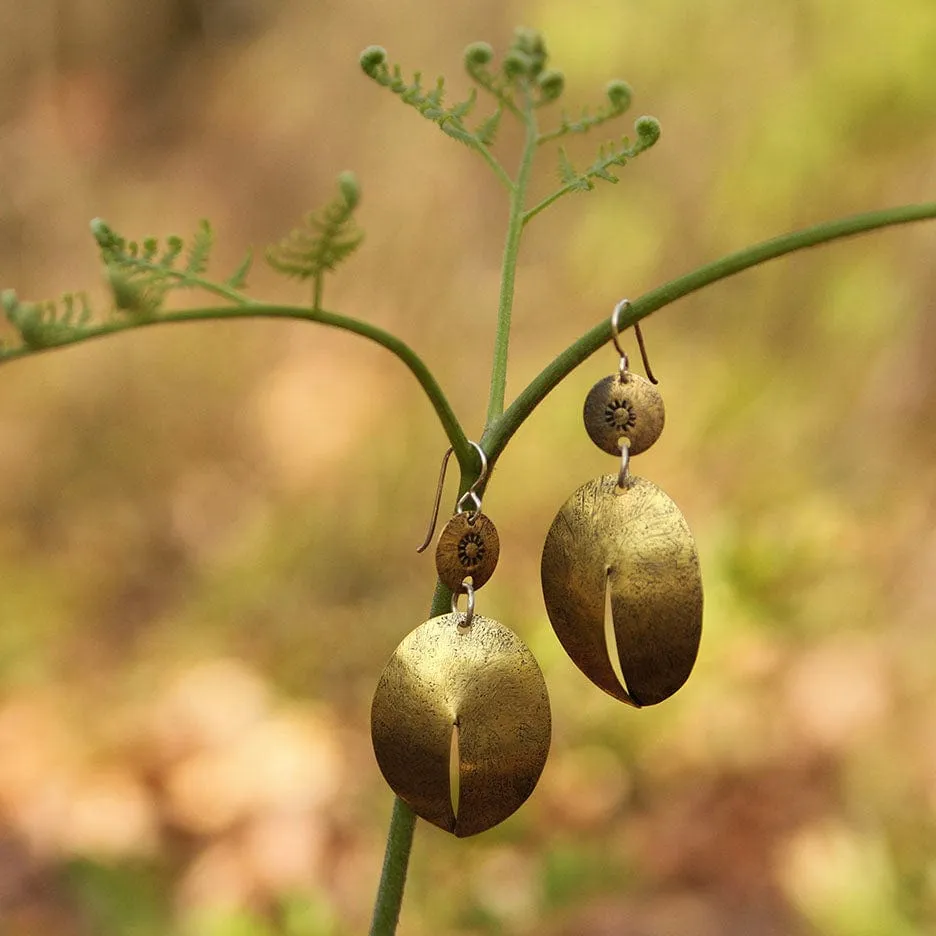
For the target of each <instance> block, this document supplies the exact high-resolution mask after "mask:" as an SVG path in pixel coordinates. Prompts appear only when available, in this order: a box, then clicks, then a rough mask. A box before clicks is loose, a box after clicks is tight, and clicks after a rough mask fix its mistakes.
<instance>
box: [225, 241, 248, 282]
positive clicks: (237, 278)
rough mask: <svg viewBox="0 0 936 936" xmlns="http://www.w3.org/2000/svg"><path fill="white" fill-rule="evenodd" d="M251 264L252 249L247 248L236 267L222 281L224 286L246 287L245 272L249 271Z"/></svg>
mask: <svg viewBox="0 0 936 936" xmlns="http://www.w3.org/2000/svg"><path fill="white" fill-rule="evenodd" d="M252 265H253V251H252V250H248V251H247V255H246V256H245V257H244V259H243V260H241V262H240V265H239V266H238V268H237V269H236V270H235V271H234V272H233V273H232V274H231V275H230V276H229V277H228V278H227V279H226V280H225V281H224V285H225V286H230V287H231V289H246V288H247V274H248V273H250V268H251V266H252Z"/></svg>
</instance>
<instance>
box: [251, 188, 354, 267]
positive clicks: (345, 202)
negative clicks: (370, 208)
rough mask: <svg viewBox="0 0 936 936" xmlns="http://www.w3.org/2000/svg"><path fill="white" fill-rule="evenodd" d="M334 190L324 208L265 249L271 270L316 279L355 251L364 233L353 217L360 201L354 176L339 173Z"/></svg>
mask: <svg viewBox="0 0 936 936" xmlns="http://www.w3.org/2000/svg"><path fill="white" fill-rule="evenodd" d="M338 189H339V194H338V196H337V197H336V198H335V199H334V200H333V201H331V202H330V203H329V204H328V205H326V206H325V208H323V209H322V210H321V211H318V212H315V211H311V212H309V213H308V214H307V215H306V217H305V222H304V224H303V225H302V227H298V228H295V229H294V230H293V231H290V233H289V234H287V235H286V237H284V238H283V239H282V240H281V241H280V242H279V243H278V244H273V245H271V246H270V247H268V248H267V250H266V260H267V263H269V264H270V266H271V267H273V269H274V270H277V271H279V272H280V273H284V274H285V275H286V276H295V277H297V278H298V279H303V280H304V279H310V278H315V279H320V278H321V277H322V276H323V275H324V274H325V273H326V272H328V271H331V270H334V269H335V267H336V266H338V264H339V263H341V262H342V260H346V259H347V258H348V257H349V256H350V255H351V254H352V253H353V252H354V251H355V250H356V249H357V247H358V246H359V245H360V243H361V241H362V240H363V239H364V233H363V231H361V230H360V229H359V228H358V227H357V225H356V223H355V221H354V218H353V214H354V209H355V208H356V207H357V204H358V201H359V200H360V189H359V188H358V184H357V180H356V179H355V178H354V175H353V174H352V173H350V172H343V173H341V175H340V176H339V177H338Z"/></svg>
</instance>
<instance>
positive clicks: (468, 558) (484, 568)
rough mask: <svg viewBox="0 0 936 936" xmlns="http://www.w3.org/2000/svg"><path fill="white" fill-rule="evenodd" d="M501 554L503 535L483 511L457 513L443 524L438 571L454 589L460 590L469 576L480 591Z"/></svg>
mask: <svg viewBox="0 0 936 936" xmlns="http://www.w3.org/2000/svg"><path fill="white" fill-rule="evenodd" d="M499 555H500V538H499V537H498V535H497V527H495V526H494V523H493V521H492V520H491V519H490V518H489V517H487V516H485V515H484V514H483V513H479V514H478V515H477V516H476V517H475V518H474V522H472V520H471V514H470V513H460V514H455V516H453V517H452V519H451V520H449V522H448V523H446V524H445V526H444V527H443V528H442V532H441V533H440V534H439V544H438V546H436V571H437V572H438V573H439V579H440V580H441V581H442V582H443V584H445V585H447V586H448V587H449V588H450V589H451V590H452V591H458V590H459V589H460V588H461V584H462V582H463V581H464V579H465V576H467V575H470V576H471V584H472V585H473V586H474V588H475V591H477V590H478V589H479V588H480V587H481V586H482V585H483V584H484V583H485V582H486V581H487V580H488V579H489V578H490V577H491V576H492V575H493V574H494V569H495V568H496V567H497V557H498V556H499Z"/></svg>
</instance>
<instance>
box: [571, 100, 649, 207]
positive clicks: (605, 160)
mask: <svg viewBox="0 0 936 936" xmlns="http://www.w3.org/2000/svg"><path fill="white" fill-rule="evenodd" d="M634 128H635V129H636V131H637V142H636V143H634V144H633V145H631V143H630V140H629V139H628V138H627V137H624V138H623V139H622V140H621V142H620V143H617V144H607V145H602V146H601V147H599V149H598V158H597V159H596V160H595V161H594V162H593V163H592V164H591V165H590V166H589V167H588V168H587V169H586V170H585V171H584V172H581V173H580V172H578V170H577V169H576V168H575V167H574V166H573V165H572V163H571V162H570V161H569V157H568V156H567V155H566V153H565V150H563V149H562V147H560V148H559V178H560V179H561V180H562V182H563V185H564V186H565V187H566V189H567V190H568V191H571V192H587V191H591V190H592V189H593V188H594V187H595V182H594V180H595V179H601V180H602V181H604V182H611V183H612V184H614V183H617V182H619V181H620V180H619V179H618V177H617V176H616V175H615V174H614V173H613V172H612V171H611V167H612V166H624V165H626V164H627V162H628V160H630V159H633V158H634V157H635V156H639V155H640V154H641V153H642V152H643V151H644V150H648V149H650V147H651V146H653V144H654V143H656V141H657V140H658V139H659V138H660V124H659V122H658V121H657V120H656V118H654V117H640V118H639V119H638V120H637V121H636V123H635V124H634Z"/></svg>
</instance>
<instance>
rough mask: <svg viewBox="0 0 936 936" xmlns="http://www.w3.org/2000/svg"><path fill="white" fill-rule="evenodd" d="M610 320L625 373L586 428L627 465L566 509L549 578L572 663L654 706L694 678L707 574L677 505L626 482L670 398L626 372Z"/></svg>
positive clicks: (597, 393)
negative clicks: (608, 631)
mask: <svg viewBox="0 0 936 936" xmlns="http://www.w3.org/2000/svg"><path fill="white" fill-rule="evenodd" d="M629 305H630V303H629V302H628V300H626V299H624V300H622V301H621V302H620V303H618V305H617V306H615V309H614V313H613V314H612V316H611V335H612V339H613V341H614V346H615V348H616V349H617V351H618V353H619V354H620V367H619V370H618V373H617V374H612V375H611V376H610V377H606V378H605V379H604V380H601V381H599V382H598V383H597V384H595V386H594V387H592V389H591V391H590V392H589V394H588V396H587V397H586V399H585V409H584V419H585V428H586V430H587V432H588V435H589V437H590V438H591V440H592V441H593V442H594V443H595V444H596V445H597V446H598V447H599V448H600V449H602V450H603V451H606V452H608V453H610V454H612V455H617V456H618V457H619V458H620V462H619V465H620V467H619V470H618V472H617V474H610V475H605V476H604V477H601V478H596V479H595V480H594V481H589V482H588V484H585V485H583V486H582V487H580V488H579V489H578V490H577V491H576V492H575V493H574V494H573V495H572V496H571V497H570V498H569V500H568V501H566V503H565V504H564V505H563V507H562V509H561V510H560V511H559V513H558V515H557V516H556V519H555V520H554V521H553V524H552V526H551V527H550V530H549V533H548V534H547V536H546V543H545V545H544V547H543V558H542V565H541V575H542V583H543V595H544V598H545V601H546V611H547V613H548V615H549V620H550V622H551V623H552V626H553V630H555V632H556V635H557V636H558V638H559V641H560V643H561V644H562V646H563V647H564V648H565V651H566V652H567V653H568V654H569V656H570V657H571V658H572V661H573V662H574V663H575V665H576V666H578V668H579V669H580V670H582V672H583V673H585V675H586V676H588V678H589V679H591V681H592V682H594V683H595V684H596V685H597V686H599V687H600V688H601V689H604V691H605V692H607V693H609V694H610V695H613V696H614V697H615V698H616V699H620V700H621V701H622V702H627V703H629V704H631V705H634V706H636V707H638V708H639V707H641V706H644V705H653V704H655V703H657V702H662V701H663V700H664V699H666V698H668V697H669V696H671V695H672V694H673V693H674V692H675V691H676V690H677V689H679V687H680V686H682V684H683V683H684V682H685V681H686V679H688V677H689V673H690V672H691V670H692V667H693V665H694V664H695V660H696V655H697V653H698V649H699V640H700V637H701V633H702V576H701V572H700V569H699V557H698V553H697V551H696V546H695V541H694V540H693V538H692V533H691V532H690V530H689V526H688V524H687V523H686V520H685V518H684V517H683V515H682V513H681V512H680V510H679V508H678V507H677V506H676V504H674V503H673V501H672V500H670V498H669V497H668V496H667V495H666V494H665V493H664V492H663V491H661V490H660V489H659V488H658V487H657V486H656V485H655V484H653V483H652V482H650V481H647V480H646V479H645V478H639V477H636V476H634V475H632V474H631V473H630V470H629V465H630V459H631V458H632V457H633V456H634V455H638V454H639V453H640V452H643V451H645V450H646V449H648V448H649V447H650V446H651V445H653V443H654V442H655V441H656V440H657V438H658V437H659V435H660V433H661V432H662V430H663V423H664V418H665V417H664V408H663V398H662V396H661V395H660V393H659V391H658V390H657V389H656V387H655V386H654V384H655V383H656V382H657V381H656V379H655V378H654V377H653V375H652V372H651V371H650V368H649V366H648V365H647V358H646V351H645V348H644V345H643V337H642V335H641V334H640V330H639V327H638V326H637V325H635V326H634V329H635V331H636V332H637V336H638V342H639V344H640V351H641V354H642V356H643V359H644V366H645V368H646V370H647V374H648V376H649V377H650V380H646V379H644V378H643V377H640V376H639V375H637V374H634V373H632V372H631V371H630V370H629V365H628V359H627V355H626V354H625V353H624V351H623V349H622V348H621V346H620V344H619V341H618V335H619V324H618V323H619V319H620V315H621V313H622V312H623V311H624V310H625V309H626V308H627V307H628V306H629ZM608 592H610V599H611V617H612V621H613V632H614V645H615V649H616V651H617V657H618V661H619V663H620V670H621V673H622V675H623V679H624V685H622V684H621V681H620V680H619V679H618V677H617V675H616V674H615V671H614V666H613V664H612V662H611V651H610V648H609V646H608V639H607V638H606V635H605V623H604V622H605V606H606V598H607V594H608Z"/></svg>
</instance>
